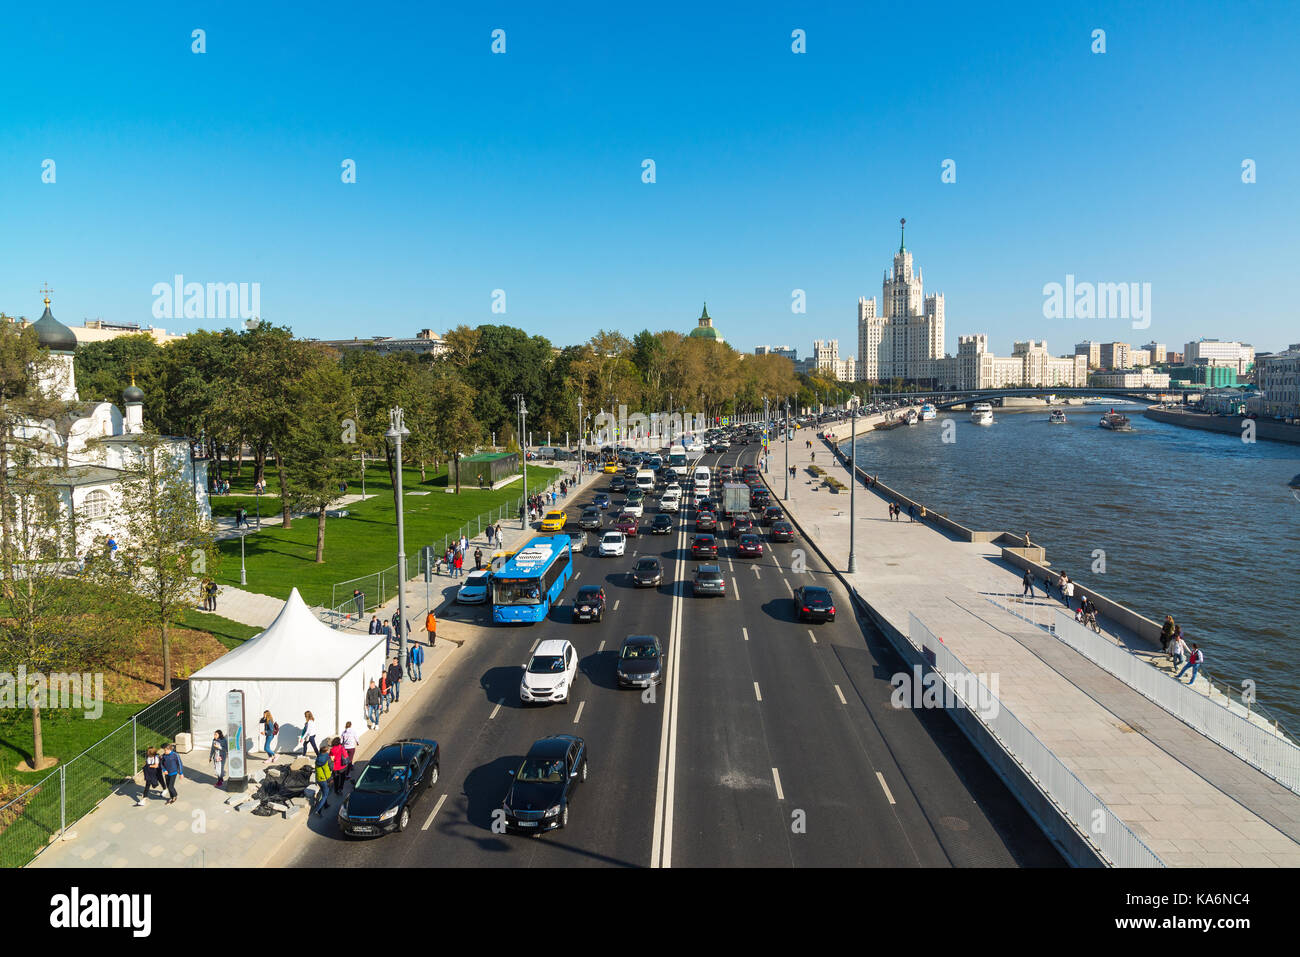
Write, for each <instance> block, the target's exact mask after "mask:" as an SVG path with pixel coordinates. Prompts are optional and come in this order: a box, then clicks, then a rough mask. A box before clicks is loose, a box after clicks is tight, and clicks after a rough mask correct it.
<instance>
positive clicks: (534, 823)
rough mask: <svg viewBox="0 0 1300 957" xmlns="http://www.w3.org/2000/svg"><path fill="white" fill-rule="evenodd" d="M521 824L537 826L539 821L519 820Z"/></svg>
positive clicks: (521, 825) (523, 825)
mask: <svg viewBox="0 0 1300 957" xmlns="http://www.w3.org/2000/svg"><path fill="white" fill-rule="evenodd" d="M519 826H520V827H536V826H537V822H536V821H520V822H519Z"/></svg>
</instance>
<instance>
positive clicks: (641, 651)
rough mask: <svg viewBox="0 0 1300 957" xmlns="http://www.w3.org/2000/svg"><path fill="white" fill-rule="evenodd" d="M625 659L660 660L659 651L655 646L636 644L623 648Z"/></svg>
mask: <svg viewBox="0 0 1300 957" xmlns="http://www.w3.org/2000/svg"><path fill="white" fill-rule="evenodd" d="M621 657H623V658H641V659H644V658H658V657H659V651H658V649H656V648H655V646H654V645H649V644H635V645H624V646H623V654H622V656H621Z"/></svg>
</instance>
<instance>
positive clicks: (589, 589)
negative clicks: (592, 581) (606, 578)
mask: <svg viewBox="0 0 1300 957" xmlns="http://www.w3.org/2000/svg"><path fill="white" fill-rule="evenodd" d="M604 618H605V588H604V586H602V585H583V586H582V587H581V588H579V589H578V594H577V597H575V598H574V599H573V620H574V621H603V620H604Z"/></svg>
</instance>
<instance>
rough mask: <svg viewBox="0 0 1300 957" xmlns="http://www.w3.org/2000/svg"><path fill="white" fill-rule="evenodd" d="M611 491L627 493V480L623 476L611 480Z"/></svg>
mask: <svg viewBox="0 0 1300 957" xmlns="http://www.w3.org/2000/svg"><path fill="white" fill-rule="evenodd" d="M609 490H610V491H611V492H626V491H627V479H626V478H625V477H624V476H622V475H615V476H614V477H613V478H612V479H610V482H609Z"/></svg>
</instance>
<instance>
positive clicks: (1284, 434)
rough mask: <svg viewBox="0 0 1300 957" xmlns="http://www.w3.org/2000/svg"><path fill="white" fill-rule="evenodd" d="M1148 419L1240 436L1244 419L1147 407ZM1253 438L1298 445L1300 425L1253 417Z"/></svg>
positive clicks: (1144, 413)
mask: <svg viewBox="0 0 1300 957" xmlns="http://www.w3.org/2000/svg"><path fill="white" fill-rule="evenodd" d="M1142 414H1143V415H1145V416H1146V417H1147V418H1148V419H1154V420H1155V421H1157V422H1167V423H1168V424H1170V425H1177V426H1180V427H1181V428H1184V429H1200V430H1201V431H1202V432H1219V433H1222V434H1223V435H1234V436H1236V437H1237V438H1241V435H1242V423H1243V422H1245V421H1246V419H1244V418H1239V417H1238V416H1235V415H1205V414H1204V413H1201V412H1175V411H1172V410H1170V409H1157V408H1152V409H1147V410H1146V411H1145V412H1143V413H1142ZM1254 422H1255V438H1257V439H1267V440H1268V441H1270V442H1290V443H1292V444H1294V445H1300V425H1287V424H1286V423H1285V422H1277V421H1275V420H1273V419H1255V420H1254Z"/></svg>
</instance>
